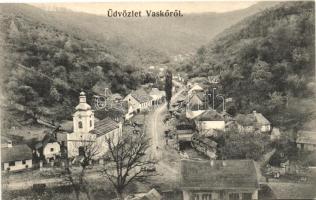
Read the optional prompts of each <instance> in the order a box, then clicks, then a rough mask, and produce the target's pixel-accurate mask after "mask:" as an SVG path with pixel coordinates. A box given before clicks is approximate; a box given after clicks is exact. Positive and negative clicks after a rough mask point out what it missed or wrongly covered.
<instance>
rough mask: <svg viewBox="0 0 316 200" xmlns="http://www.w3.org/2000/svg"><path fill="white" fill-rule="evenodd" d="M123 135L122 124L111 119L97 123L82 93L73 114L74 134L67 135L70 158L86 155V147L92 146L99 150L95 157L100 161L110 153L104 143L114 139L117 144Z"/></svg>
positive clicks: (107, 118)
mask: <svg viewBox="0 0 316 200" xmlns="http://www.w3.org/2000/svg"><path fill="white" fill-rule="evenodd" d="M121 134H122V122H117V121H114V120H113V119H111V118H109V117H106V118H105V119H103V120H100V121H97V122H95V118H94V111H93V110H91V106H90V105H89V104H87V102H86V96H85V93H84V92H81V93H80V97H79V104H78V105H77V106H76V112H75V113H74V114H73V132H72V133H70V134H67V148H68V149H67V150H68V158H74V157H76V156H78V155H80V154H84V148H85V146H87V145H90V146H93V148H95V149H98V150H99V151H98V153H97V155H96V156H95V159H98V158H100V157H102V156H103V155H104V154H105V153H106V152H107V151H108V147H107V145H106V143H105V142H104V141H105V140H106V138H113V140H114V142H115V141H117V139H118V137H119V136H120V135H121Z"/></svg>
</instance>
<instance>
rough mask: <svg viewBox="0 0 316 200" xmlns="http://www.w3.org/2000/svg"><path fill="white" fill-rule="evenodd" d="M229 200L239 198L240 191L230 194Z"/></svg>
mask: <svg viewBox="0 0 316 200" xmlns="http://www.w3.org/2000/svg"><path fill="white" fill-rule="evenodd" d="M229 200H239V194H238V193H231V194H229Z"/></svg>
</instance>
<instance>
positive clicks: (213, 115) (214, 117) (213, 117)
mask: <svg viewBox="0 0 316 200" xmlns="http://www.w3.org/2000/svg"><path fill="white" fill-rule="evenodd" d="M194 120H196V121H224V117H223V116H222V115H221V114H219V113H218V112H216V111H215V110H205V111H204V112H203V113H201V114H200V115H198V116H196V117H195V118H194Z"/></svg>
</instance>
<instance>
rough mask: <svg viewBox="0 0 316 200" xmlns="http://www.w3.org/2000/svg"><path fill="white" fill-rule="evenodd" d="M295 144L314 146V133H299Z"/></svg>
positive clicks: (315, 140)
mask: <svg viewBox="0 0 316 200" xmlns="http://www.w3.org/2000/svg"><path fill="white" fill-rule="evenodd" d="M296 142H297V143H303V144H316V131H300V132H299V133H298V138H297V140H296Z"/></svg>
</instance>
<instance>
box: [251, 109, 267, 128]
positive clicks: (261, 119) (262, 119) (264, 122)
mask: <svg viewBox="0 0 316 200" xmlns="http://www.w3.org/2000/svg"><path fill="white" fill-rule="evenodd" d="M253 115H254V116H255V118H256V120H257V123H259V124H260V125H270V124H271V123H270V122H269V120H267V118H265V117H264V116H263V115H262V114H261V113H258V112H255V111H254V113H253Z"/></svg>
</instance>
